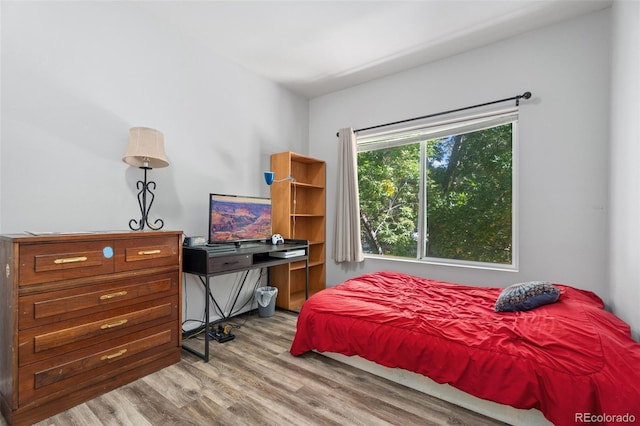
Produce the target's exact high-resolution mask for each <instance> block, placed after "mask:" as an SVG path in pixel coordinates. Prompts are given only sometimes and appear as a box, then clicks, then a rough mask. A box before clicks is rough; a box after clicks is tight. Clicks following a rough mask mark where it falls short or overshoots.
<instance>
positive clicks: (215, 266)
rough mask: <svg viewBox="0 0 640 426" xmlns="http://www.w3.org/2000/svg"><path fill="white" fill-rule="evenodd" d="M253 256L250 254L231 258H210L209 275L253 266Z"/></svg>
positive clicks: (236, 255)
mask: <svg viewBox="0 0 640 426" xmlns="http://www.w3.org/2000/svg"><path fill="white" fill-rule="evenodd" d="M252 262H253V256H252V255H250V254H234V255H230V256H216V257H210V258H209V261H208V263H207V266H208V268H209V273H215V272H224V271H233V270H235V269H243V268H246V267H248V266H251V264H252Z"/></svg>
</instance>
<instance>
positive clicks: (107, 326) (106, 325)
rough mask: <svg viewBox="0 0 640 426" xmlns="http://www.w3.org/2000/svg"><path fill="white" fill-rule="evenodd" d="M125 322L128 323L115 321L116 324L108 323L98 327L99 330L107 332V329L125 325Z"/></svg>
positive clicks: (124, 320)
mask: <svg viewBox="0 0 640 426" xmlns="http://www.w3.org/2000/svg"><path fill="white" fill-rule="evenodd" d="M127 321H128V320H126V319H123V320H120V321H116V322H110V323H109V324H102V325H101V326H100V328H101V329H102V330H107V329H109V328H113V327H118V326H121V325H124V324H126V323H127Z"/></svg>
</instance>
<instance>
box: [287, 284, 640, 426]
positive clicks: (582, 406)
mask: <svg viewBox="0 0 640 426" xmlns="http://www.w3.org/2000/svg"><path fill="white" fill-rule="evenodd" d="M556 286H557V287H558V288H560V289H561V295H560V299H559V300H558V302H556V303H553V304H550V305H546V306H542V307H540V308H537V309H534V310H532V311H528V312H516V313H496V312H494V311H493V307H494V304H495V300H496V298H497V297H498V295H499V294H500V291H501V290H502V289H501V288H488V287H471V286H464V285H459V284H453V283H445V282H438V281H433V280H427V279H423V278H418V277H414V276H409V275H405V274H399V273H393V272H379V273H375V274H367V275H362V276H360V277H357V278H353V279H350V280H348V281H346V282H344V283H342V284H340V285H338V286H336V287H332V288H328V289H326V290H323V291H322V292H320V293H317V294H315V295H314V296H312V297H311V298H309V300H307V301H306V302H305V304H304V305H303V307H302V309H301V311H300V315H299V317H298V326H297V332H296V336H295V338H294V341H293V344H292V346H291V353H292V354H293V355H296V356H297V355H301V354H303V353H305V352H307V351H310V350H314V349H315V350H317V351H319V352H336V353H341V354H344V355H347V356H351V355H359V356H361V357H363V358H366V359H368V360H370V361H373V362H376V363H378V364H381V365H384V366H387V367H398V368H402V369H405V370H409V371H413V372H416V373H420V374H423V375H425V376H427V377H430V378H431V379H433V380H435V381H436V382H438V383H449V384H450V385H452V386H455V387H456V388H458V389H460V390H463V391H465V392H468V393H470V394H472V395H475V396H477V397H480V398H483V399H488V400H491V401H495V402H498V403H502V404H507V405H511V406H513V407H516V408H524V409H528V408H537V409H539V410H540V411H542V413H543V414H544V415H545V417H546V418H547V419H549V420H550V421H551V422H553V423H554V424H556V425H573V424H582V423H589V424H598V423H599V424H623V423H624V422H625V421H624V419H626V423H629V420H632V423H633V421H635V422H638V423H640V344H638V343H637V342H635V341H634V340H632V339H631V338H630V330H629V327H628V326H627V324H626V323H624V322H623V321H621V320H620V319H618V318H617V317H616V316H614V315H613V314H611V313H609V312H607V311H605V310H604V309H603V303H602V300H601V299H600V298H599V297H598V296H596V295H595V294H594V293H592V292H589V291H583V290H578V289H576V288H573V287H569V286H564V285H557V284H556ZM625 415H626V417H622V416H625Z"/></svg>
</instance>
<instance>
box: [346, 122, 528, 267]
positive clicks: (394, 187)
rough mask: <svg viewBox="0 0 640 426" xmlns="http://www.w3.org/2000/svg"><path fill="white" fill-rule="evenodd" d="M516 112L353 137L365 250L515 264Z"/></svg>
mask: <svg viewBox="0 0 640 426" xmlns="http://www.w3.org/2000/svg"><path fill="white" fill-rule="evenodd" d="M516 123H517V113H515V112H514V111H510V112H509V113H507V114H505V113H502V114H497V115H491V116H490V117H489V118H486V117H485V118H484V119H482V120H471V119H467V120H464V121H461V120H459V121H456V122H455V123H454V124H450V123H449V124H448V125H447V126H442V125H440V126H430V127H426V128H423V129H418V130H410V131H409V130H406V129H405V130H400V131H395V132H386V133H385V134H383V135H381V136H375V135H373V136H368V137H367V136H365V137H362V138H361V137H360V136H359V138H358V151H359V152H358V181H359V182H358V183H359V191H360V219H361V225H362V226H361V229H362V231H361V232H362V233H361V239H362V246H363V249H364V251H365V253H371V254H378V255H385V256H398V257H404V258H414V259H415V258H417V259H431V260H441V261H445V260H447V261H449V260H454V261H461V262H483V263H489V264H500V265H513V264H514V249H513V248H514V232H513V230H514V223H513V217H514V214H513V187H514V167H513V166H514V161H513V158H514V136H515V133H516V132H515V127H516Z"/></svg>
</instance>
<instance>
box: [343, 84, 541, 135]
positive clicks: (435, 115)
mask: <svg viewBox="0 0 640 426" xmlns="http://www.w3.org/2000/svg"><path fill="white" fill-rule="evenodd" d="M530 97H531V92H524V93H523V94H522V95H517V96H513V97H511V98H505V99H500V100H497V101H491V102H485V103H483V104H478V105H472V106H467V107H464V108H457V109H451V110H449V111H442V112H436V113H435V114H429V115H423V116H422V117H415V118H408V119H406V120H400V121H394V122H393V123H387V124H378V125H377V126H371V127H364V128H362V129H357V130H354V132H355V133H358V132H363V131H365V130H372V129H377V128H379V127H386V126H393V125H394V124H402V123H408V122H409V121H415V120H422V119H424V118H431V117H437V116H439V115H445V114H451V113H454V112H460V111H466V110H468V109H474V108H480V107H483V106H487V105H493V104H498V103H501V102H507V101H513V100H515V101H516V106H519V105H520V99H522V98H524V99H529V98H530ZM336 136H340V132H337V133H336Z"/></svg>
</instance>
